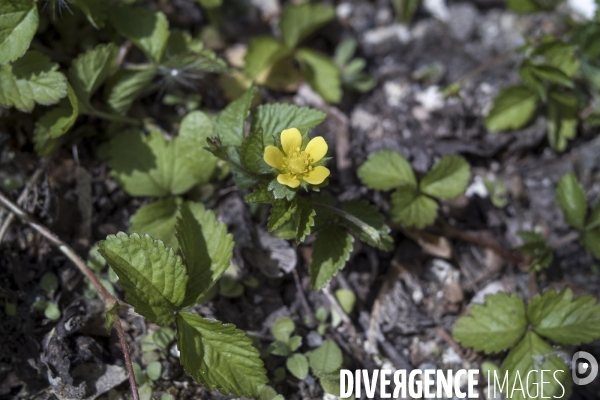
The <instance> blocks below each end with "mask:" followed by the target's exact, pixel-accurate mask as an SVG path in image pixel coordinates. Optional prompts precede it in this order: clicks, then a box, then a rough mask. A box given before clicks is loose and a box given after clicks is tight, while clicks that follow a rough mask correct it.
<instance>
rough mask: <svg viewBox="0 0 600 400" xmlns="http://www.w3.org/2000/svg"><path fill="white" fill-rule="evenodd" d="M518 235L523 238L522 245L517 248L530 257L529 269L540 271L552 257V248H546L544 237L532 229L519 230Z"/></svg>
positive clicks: (548, 263) (550, 261)
mask: <svg viewBox="0 0 600 400" xmlns="http://www.w3.org/2000/svg"><path fill="white" fill-rule="evenodd" d="M518 235H519V236H520V237H521V239H523V242H524V243H523V245H521V246H519V248H518V250H519V251H520V252H521V253H523V254H526V255H528V256H530V257H531V262H530V264H529V265H530V270H531V271H541V270H543V269H544V268H546V267H547V266H548V265H550V263H552V260H553V259H554V254H553V253H552V250H550V249H549V248H548V245H547V244H546V239H545V238H544V236H543V235H542V234H541V233H538V232H534V231H521V232H519V233H518Z"/></svg>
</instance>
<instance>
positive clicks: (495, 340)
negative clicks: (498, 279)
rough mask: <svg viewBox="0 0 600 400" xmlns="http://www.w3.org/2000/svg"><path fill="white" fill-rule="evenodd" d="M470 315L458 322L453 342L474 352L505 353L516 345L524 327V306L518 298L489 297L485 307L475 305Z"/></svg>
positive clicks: (502, 295) (499, 295)
mask: <svg viewBox="0 0 600 400" xmlns="http://www.w3.org/2000/svg"><path fill="white" fill-rule="evenodd" d="M469 314H470V315H469V316H465V317H461V318H459V320H458V321H457V323H456V326H455V327H454V331H453V335H454V339H455V340H456V341H458V342H460V343H461V344H462V345H464V346H467V347H472V348H474V349H475V350H477V351H485V352H486V353H495V352H499V351H502V350H506V349H508V348H509V347H511V346H512V345H514V344H515V342H516V341H517V340H518V339H519V338H520V337H521V335H523V333H524V332H525V328H526V327H527V318H526V317H525V305H524V304H523V300H521V299H520V298H519V297H518V296H517V295H512V296H509V295H508V294H506V293H498V294H493V295H488V296H486V297H485V304H474V305H473V306H471V309H470V311H469Z"/></svg>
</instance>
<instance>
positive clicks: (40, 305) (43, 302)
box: [32, 272, 61, 321]
mask: <svg viewBox="0 0 600 400" xmlns="http://www.w3.org/2000/svg"><path fill="white" fill-rule="evenodd" d="M58 286H59V282H58V277H57V276H56V275H55V274H53V273H52V272H46V273H44V275H42V277H41V278H40V288H41V289H42V290H43V291H44V294H45V297H43V298H38V299H37V300H36V301H35V302H34V303H33V305H32V307H33V309H34V310H35V311H39V312H43V313H44V316H45V317H46V318H48V319H51V320H53V321H56V320H58V319H59V318H60V316H61V312H60V309H59V308H58V305H57V304H56V301H55V300H54V294H55V293H56V290H57V289H58Z"/></svg>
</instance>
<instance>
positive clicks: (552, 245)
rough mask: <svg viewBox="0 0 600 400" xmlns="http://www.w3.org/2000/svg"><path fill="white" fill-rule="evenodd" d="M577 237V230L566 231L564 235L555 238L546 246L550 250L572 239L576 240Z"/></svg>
mask: <svg viewBox="0 0 600 400" xmlns="http://www.w3.org/2000/svg"><path fill="white" fill-rule="evenodd" d="M578 238H579V232H577V231H573V232H569V233H567V234H566V235H565V236H563V237H560V238H558V239H556V240H555V241H554V242H552V243H550V244H548V248H549V249H550V250H556V249H558V248H559V247H561V246H564V245H565V244H567V243H571V242H572V241H573V240H577V239H578Z"/></svg>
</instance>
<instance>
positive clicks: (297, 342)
mask: <svg viewBox="0 0 600 400" xmlns="http://www.w3.org/2000/svg"><path fill="white" fill-rule="evenodd" d="M288 345H289V347H290V350H291V351H296V350H298V348H299V347H300V346H301V345H302V336H298V335H296V336H292V337H291V338H290V340H288Z"/></svg>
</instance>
